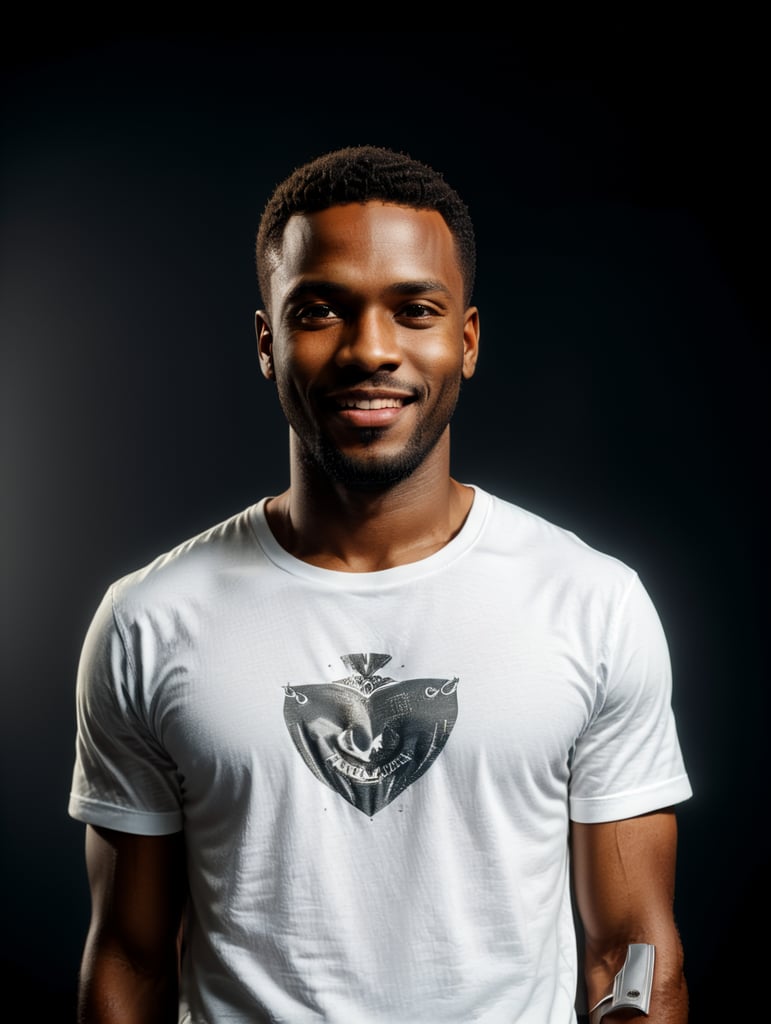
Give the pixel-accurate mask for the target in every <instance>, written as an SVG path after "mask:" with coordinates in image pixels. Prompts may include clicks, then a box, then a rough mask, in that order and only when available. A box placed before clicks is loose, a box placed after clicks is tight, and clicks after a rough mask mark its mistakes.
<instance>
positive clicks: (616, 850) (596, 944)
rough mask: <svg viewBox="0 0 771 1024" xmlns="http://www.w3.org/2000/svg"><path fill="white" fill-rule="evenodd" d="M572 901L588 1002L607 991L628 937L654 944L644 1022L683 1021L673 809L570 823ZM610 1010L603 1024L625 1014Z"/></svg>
mask: <svg viewBox="0 0 771 1024" xmlns="http://www.w3.org/2000/svg"><path fill="white" fill-rule="evenodd" d="M571 844H572V856H573V879H574V885H575V894H576V902H577V906H578V911H579V915H580V918H581V922H582V924H583V929H584V933H585V960H584V975H585V978H586V987H587V996H588V1003H589V1008H590V1009H591V1007H593V1006H594V1005H595V1004H596V1003H598V1002H599V1001H600V1000H601V999H602V998H604V997H605V996H606V995H608V993H609V992H610V990H611V987H612V984H613V979H614V978H615V976H616V974H617V972H618V971H619V970H620V969H621V967H622V965H623V963H624V960H625V958H626V953H627V947H628V946H629V944H630V943H632V942H646V943H651V944H653V945H654V946H655V947H656V959H655V967H654V971H653V989H652V993H651V1002H650V1012H649V1015H648V1017H647V1018H646V1017H642V1016H636V1017H634V1018H632V1019H639V1020H640V1021H641V1022H642V1021H643V1020H645V1021H648V1022H649V1024H686V1022H687V1020H688V992H687V988H686V983H685V977H684V974H683V950H682V945H681V942H680V936H679V933H678V931H677V927H676V925H675V920H674V911H673V904H674V890H675V860H676V848H677V824H676V820H675V815H674V813H673V812H672V811H669V810H665V811H657V812H655V813H652V814H645V815H641V816H640V817H636V818H628V819H625V820H623V821H611V822H604V823H601V824H593V825H586V824H579V823H577V822H574V823H573V824H572V827H571ZM629 1019H630V1018H629V1013H628V1011H618V1012H617V1013H615V1014H611V1013H608V1014H606V1015H605V1017H604V1018H603V1024H616V1022H618V1024H621V1022H623V1021H627V1022H628V1021H629Z"/></svg>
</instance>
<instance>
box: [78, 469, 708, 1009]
mask: <svg viewBox="0 0 771 1024" xmlns="http://www.w3.org/2000/svg"><path fill="white" fill-rule="evenodd" d="M475 492H476V493H475V498H474V503H473V505H472V508H471V511H470V514H469V516H468V518H467V520H466V522H465V524H464V526H463V529H462V530H461V531H460V532H459V534H458V535H457V536H456V537H455V538H454V539H453V540H452V541H451V542H450V543H449V544H447V545H446V546H445V547H444V548H442V549H441V550H440V551H437V552H436V553H435V554H433V555H431V556H430V557H428V558H425V559H423V560H421V561H418V562H414V563H411V564H409V565H401V566H397V567H396V568H393V569H386V570H383V571H380V572H374V573H346V572H334V571H330V570H325V569H320V568H318V567H315V566H312V565H308V564H306V563H304V562H302V561H299V560H298V559H296V558H293V557H292V556H291V555H289V554H288V553H287V552H286V551H284V549H283V548H281V547H280V545H279V544H278V543H277V542H276V540H275V538H274V537H273V535H272V534H271V532H270V530H269V528H268V526H267V522H266V519H265V516H264V511H263V507H264V500H263V501H261V502H259V503H258V504H256V505H254V506H252V507H251V508H248V509H246V510H245V511H244V512H242V513H240V514H238V515H236V516H234V517H233V518H231V519H229V520H227V521H226V522H224V523H222V524H220V525H218V526H216V527H214V528H213V529H211V530H209V531H207V532H206V533H203V534H201V535H200V536H198V537H195V538H193V539H192V540H190V541H188V542H186V543H184V544H182V545H180V546H179V547H178V548H176V549H175V550H173V551H171V552H170V553H168V554H165V555H163V556H161V557H160V558H158V559H157V560H155V561H154V562H152V563H151V564H150V565H149V566H147V567H145V568H144V569H142V570H139V571H137V572H135V573H132V574H131V575H129V576H127V577H125V578H123V579H122V580H120V581H118V582H117V583H115V584H114V585H113V586H112V587H110V589H109V591H108V592H107V594H106V595H105V597H104V600H103V602H102V604H101V606H100V608H99V610H98V611H97V613H96V615H95V617H94V620H93V622H92V625H91V627H90V629H89V632H88V635H87V637H86V640H85V643H84V647H83V653H82V659H81V664H80V669H79V675H78V736H77V756H76V763H75V769H74V776H73V784H72V794H71V798H70V803H69V812H70V814H71V815H72V816H73V817H74V818H76V819H78V820H80V821H84V822H90V823H92V824H96V825H102V826H105V827H108V828H112V829H118V830H122V831H125V832H132V833H140V834H148V835H149V834H152V835H160V834H166V833H171V832H174V831H177V830H180V829H184V831H185V835H186V843H187V851H188V854H187V855H188V860H189V879H190V894H191V901H190V913H189V933H188V936H187V953H186V957H185V965H184V970H183V979H182V987H183V1003H182V1006H181V1009H180V1019H183V1020H186V1021H187V1020H189V1021H191V1022H194V1024H230V1022H238V1024H259V1022H262V1021H270V1022H281V1024H472V1022H478V1024H513V1022H517V1024H570V1022H571V1021H574V1020H575V1011H574V1004H575V999H576V988H577V963H576V960H577V957H576V937H575V932H574V922H573V914H572V905H571V899H570V887H569V865H568V843H567V838H568V822H569V818H572V819H573V820H575V821H580V822H599V821H607V820H613V819H617V818H623V817H629V816H632V815H637V814H641V813H644V812H646V811H650V810H653V809H656V808H660V807H665V806H668V805H671V804H675V803H678V802H680V801H682V800H685V799H687V798H688V797H689V796H690V795H691V788H690V784H689V780H688V777H687V774H686V771H685V768H684V764H683V759H682V756H681V751H680V746H679V743H678V738H677V732H676V725H675V721H674V717H673V713H672V709H671V674H670V661H669V655H668V650H667V645H666V641H665V638H664V634H663V631H662V627H661V623H660V621H659V618H658V616H657V614H656V612H655V610H654V608H653V606H652V604H651V601H650V599H649V597H648V595H647V593H646V591H645V590H644V588H643V586H642V585H641V583H640V580H639V578H638V576H637V575H636V573H635V572H634V571H632V570H631V569H629V568H628V567H627V566H625V565H623V564H622V563H621V562H619V561H618V560H617V559H614V558H612V557H609V556H607V555H604V554H601V553H599V552H597V551H595V550H593V549H591V548H589V547H588V546H587V545H586V544H584V543H583V542H581V541H580V540H579V539H578V538H576V537H575V536H574V535H573V534H571V533H569V532H567V531H565V530H563V529H560V528H559V527H556V526H554V525H552V524H550V523H548V522H546V521H545V520H543V519H542V518H539V517H538V516H535V515H533V514H531V513H528V512H526V511H523V510H522V509H520V508H518V507H516V506H514V505H512V504H510V503H508V502H505V501H502V500H501V499H499V498H496V497H493V496H492V495H490V494H488V493H487V492H485V491H483V490H481V489H479V488H476V489H475ZM186 1014H187V1016H186Z"/></svg>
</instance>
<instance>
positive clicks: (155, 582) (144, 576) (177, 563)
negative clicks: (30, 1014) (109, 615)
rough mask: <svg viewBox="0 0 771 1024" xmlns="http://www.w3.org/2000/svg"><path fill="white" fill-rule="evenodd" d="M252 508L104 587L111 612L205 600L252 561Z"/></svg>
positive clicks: (254, 547)
mask: <svg viewBox="0 0 771 1024" xmlns="http://www.w3.org/2000/svg"><path fill="white" fill-rule="evenodd" d="M259 504H261V503H258V504H257V505H252V506H249V507H248V508H246V509H244V510H242V511H240V512H238V513H236V514H234V515H233V516H230V517H228V518H227V519H225V520H223V521H221V522H219V523H217V524H215V525H214V526H211V527H209V528H208V529H206V530H203V531H201V532H200V533H198V534H196V535H194V536H192V537H189V538H188V539H187V540H184V541H182V542H181V543H179V544H177V545H176V546H175V547H173V548H171V549H170V550H168V551H165V552H163V553H162V554H159V555H158V556H156V557H155V558H154V559H153V560H152V561H150V562H148V563H147V564H145V565H144V566H142V567H140V568H138V569H135V570H133V571H132V572H129V573H126V574H125V575H123V576H121V577H119V578H118V579H116V580H114V581H113V583H112V584H111V586H110V587H109V589H108V596H109V598H110V602H111V604H112V607H113V610H114V611H116V612H117V611H118V610H122V611H124V612H126V611H131V610H132V609H134V610H135V609H137V608H139V607H147V606H148V605H156V606H162V605H163V604H164V603H166V601H173V602H174V603H175V604H178V603H179V602H180V600H181V599H183V598H188V599H195V598H196V597H197V596H198V597H201V598H204V597H211V596H212V593H213V592H214V591H216V590H217V589H220V588H222V587H223V586H226V580H227V578H228V576H229V575H231V574H232V573H233V572H234V571H236V570H238V569H239V568H240V569H248V567H249V565H250V562H253V561H254V560H255V559H256V558H257V557H258V552H259V546H258V544H257V541H256V537H255V534H254V527H253V521H254V516H255V514H256V510H257V508H258V506H259Z"/></svg>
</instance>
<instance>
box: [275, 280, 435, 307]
mask: <svg viewBox="0 0 771 1024" xmlns="http://www.w3.org/2000/svg"><path fill="white" fill-rule="evenodd" d="M386 290H387V291H390V292H395V293H396V294H397V295H405V296H410V295H425V294H426V293H427V292H441V293H442V294H443V295H448V296H449V295H450V294H451V292H450V289H449V288H448V287H447V285H446V284H442V282H441V281H430V280H426V281H395V282H394V283H393V284H391V285H389V286H388V288H387V289H386ZM351 291H352V290H351V289H350V288H348V287H346V286H345V285H341V284H340V283H339V282H336V281H324V280H312V279H311V280H306V281H300V282H299V284H297V285H295V287H294V288H292V289H291V291H290V292H289V293H288V294H287V296H286V298H285V299H284V302H285V304H286V305H290V304H291V303H293V302H296V301H297V300H298V299H300V298H302V297H303V296H305V295H307V294H308V293H309V292H312V293H313V294H314V295H318V296H319V297H320V298H335V297H340V296H344V295H350V294H351Z"/></svg>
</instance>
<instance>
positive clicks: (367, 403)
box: [336, 398, 407, 409]
mask: <svg viewBox="0 0 771 1024" xmlns="http://www.w3.org/2000/svg"><path fill="white" fill-rule="evenodd" d="M406 403H407V399H406V398H342V399H338V400H337V403H336V404H337V407H338V408H339V409H401V407H402V406H403V405H406Z"/></svg>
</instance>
